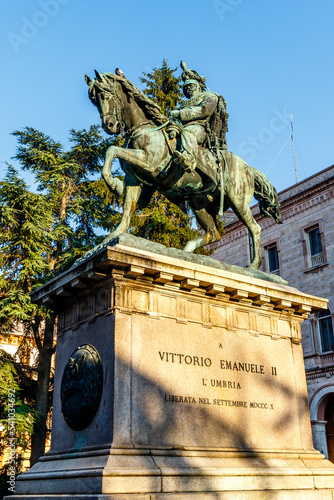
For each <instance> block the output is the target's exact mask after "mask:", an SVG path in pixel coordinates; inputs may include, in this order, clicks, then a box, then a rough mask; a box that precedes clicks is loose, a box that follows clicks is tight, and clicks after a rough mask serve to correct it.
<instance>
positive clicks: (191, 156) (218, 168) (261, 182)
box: [86, 62, 280, 269]
mask: <svg viewBox="0 0 334 500" xmlns="http://www.w3.org/2000/svg"><path fill="white" fill-rule="evenodd" d="M181 67H182V69H183V73H182V79H183V81H184V87H183V89H184V94H185V96H186V97H187V98H188V99H189V100H188V101H186V102H185V103H183V104H182V105H181V106H180V107H179V108H177V109H175V110H173V111H172V112H171V114H170V117H169V119H167V118H166V117H165V116H164V115H162V114H161V113H160V108H159V107H158V106H157V105H156V104H155V103H154V102H153V101H152V100H151V99H149V98H148V97H147V96H146V95H145V94H143V93H142V92H140V91H139V90H138V89H137V88H136V87H135V86H134V85H133V84H132V83H131V82H130V81H129V80H127V79H126V77H125V76H124V74H123V73H122V74H120V73H119V72H118V74H116V75H114V74H111V73H103V74H100V73H98V72H96V78H95V79H93V80H91V79H90V78H89V77H88V76H87V75H86V82H87V84H88V85H89V97H90V99H91V101H92V102H93V104H94V105H95V106H96V107H97V108H98V110H99V112H100V116H101V119H102V127H103V128H104V130H105V131H106V132H107V133H108V134H111V135H112V134H118V133H120V132H123V133H124V136H125V144H124V146H123V147H117V146H111V147H110V148H109V149H108V151H107V153H106V158H105V163H104V167H103V170H102V176H103V178H104V180H105V182H106V183H107V185H108V187H109V188H110V190H111V191H112V192H114V193H116V194H117V195H119V196H120V195H121V194H122V192H123V189H124V188H125V201H124V211H123V217H122V221H121V223H120V225H119V226H118V227H117V228H116V230H115V231H114V232H113V233H111V234H110V235H109V236H108V237H107V238H106V240H105V242H107V241H110V240H112V239H113V238H115V237H116V236H118V235H119V234H121V233H126V232H127V231H128V229H129V226H130V221H131V215H132V213H133V211H134V209H135V208H136V206H139V208H144V207H146V206H147V205H148V203H149V201H150V199H151V197H152V195H153V193H154V192H155V191H156V190H158V191H160V192H161V193H162V194H164V195H165V196H166V197H167V198H168V199H169V200H170V201H172V202H173V203H175V204H176V205H177V206H178V207H179V208H180V209H181V210H185V203H186V202H188V204H189V206H190V207H191V209H192V210H193V212H194V214H195V216H196V219H197V221H198V223H199V225H200V226H201V227H202V228H203V230H204V234H203V235H202V236H201V237H199V238H197V239H195V240H191V241H188V242H187V244H186V245H185V247H184V249H183V250H184V251H186V252H193V251H194V250H195V249H196V248H199V247H201V246H204V245H207V244H209V243H213V242H215V241H218V240H219V239H220V235H219V233H218V230H217V227H216V222H215V221H216V216H217V215H222V214H223V212H224V211H225V210H227V209H228V208H232V210H233V211H234V212H235V213H236V215H237V216H238V217H239V219H240V220H241V222H243V223H244V224H245V225H246V227H247V228H248V229H249V231H250V233H251V235H252V238H253V241H254V259H253V261H252V262H251V264H250V267H251V268H254V269H259V267H260V265H261V241H260V235H261V228H260V226H259V225H258V224H257V222H256V221H255V220H254V218H253V215H252V213H251V211H250V208H249V204H250V202H251V200H252V198H253V196H254V197H255V198H256V199H257V200H258V201H259V205H260V210H261V213H262V214H263V215H265V216H268V217H272V218H273V219H274V220H275V221H276V222H277V223H278V222H280V211H279V204H278V200H277V192H276V190H275V188H274V187H273V186H272V185H271V184H270V182H269V181H268V179H267V178H266V177H265V176H264V175H263V174H262V173H261V172H259V171H258V170H256V169H255V168H253V167H250V166H249V165H247V163H245V162H244V161H243V160H242V159H241V158H239V157H238V156H236V155H235V154H233V153H232V152H230V151H227V150H226V147H227V146H226V138H225V134H226V131H227V118H228V114H227V112H226V103H225V100H224V99H223V97H222V96H220V95H219V94H216V93H214V92H210V91H207V90H206V87H205V78H204V77H201V76H200V75H199V74H198V73H197V72H196V71H194V70H188V69H187V67H186V65H185V63H183V62H182V63H181ZM115 158H118V159H119V160H120V164H121V167H122V169H123V171H124V172H125V178H124V183H123V182H122V181H121V180H119V179H117V178H115V177H113V175H112V173H111V167H112V163H113V161H114V159H115Z"/></svg>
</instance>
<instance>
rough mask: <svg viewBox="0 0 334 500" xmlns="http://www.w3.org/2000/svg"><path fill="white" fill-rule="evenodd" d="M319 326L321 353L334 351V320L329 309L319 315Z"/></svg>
mask: <svg viewBox="0 0 334 500" xmlns="http://www.w3.org/2000/svg"><path fill="white" fill-rule="evenodd" d="M318 326H319V335H320V344H321V351H322V352H328V351H333V350H334V333H333V320H332V316H331V312H330V310H329V309H327V311H321V312H320V313H319V315H318Z"/></svg>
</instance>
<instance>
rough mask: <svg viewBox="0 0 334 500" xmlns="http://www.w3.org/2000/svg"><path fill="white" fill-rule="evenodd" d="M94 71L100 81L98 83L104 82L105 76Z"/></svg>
mask: <svg viewBox="0 0 334 500" xmlns="http://www.w3.org/2000/svg"><path fill="white" fill-rule="evenodd" d="M94 71H95V75H96V78H97V79H98V81H99V82H103V76H102V75H101V74H100V73H99V72H98V71H97V70H96V69H94Z"/></svg>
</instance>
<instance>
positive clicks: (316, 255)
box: [307, 226, 324, 267]
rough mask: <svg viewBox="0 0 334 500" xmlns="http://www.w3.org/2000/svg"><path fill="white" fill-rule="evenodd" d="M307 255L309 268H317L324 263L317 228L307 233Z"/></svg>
mask: <svg viewBox="0 0 334 500" xmlns="http://www.w3.org/2000/svg"><path fill="white" fill-rule="evenodd" d="M307 242H308V253H309V257H310V264H311V266H310V267H315V266H319V265H320V264H323V263H324V255H323V253H322V243H321V234H320V230H319V227H318V226H317V227H314V228H313V229H310V230H308V231H307Z"/></svg>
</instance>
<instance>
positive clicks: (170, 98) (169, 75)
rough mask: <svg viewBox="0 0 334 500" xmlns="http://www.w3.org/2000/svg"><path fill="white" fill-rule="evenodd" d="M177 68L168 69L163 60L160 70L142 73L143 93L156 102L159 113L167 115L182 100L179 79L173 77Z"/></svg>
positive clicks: (155, 69)
mask: <svg viewBox="0 0 334 500" xmlns="http://www.w3.org/2000/svg"><path fill="white" fill-rule="evenodd" d="M176 71H177V68H174V69H172V68H170V67H169V66H168V63H167V61H166V59H163V61H162V66H161V68H153V71H152V73H143V75H144V76H143V77H140V81H141V83H143V84H144V85H145V86H146V87H145V89H144V90H143V92H144V93H145V94H146V95H148V96H149V97H150V98H151V99H152V100H153V101H154V102H156V103H157V104H158V105H159V106H160V108H161V112H162V113H164V114H167V113H168V112H169V111H170V110H172V109H173V108H175V106H177V105H178V104H179V103H180V102H181V101H182V99H183V94H182V91H181V78H180V77H177V76H175V72H176Z"/></svg>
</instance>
